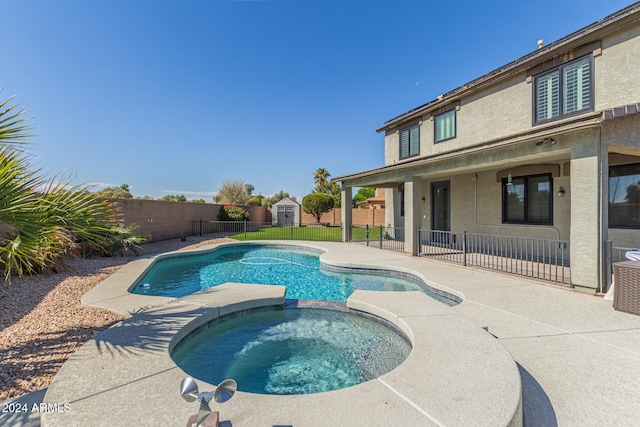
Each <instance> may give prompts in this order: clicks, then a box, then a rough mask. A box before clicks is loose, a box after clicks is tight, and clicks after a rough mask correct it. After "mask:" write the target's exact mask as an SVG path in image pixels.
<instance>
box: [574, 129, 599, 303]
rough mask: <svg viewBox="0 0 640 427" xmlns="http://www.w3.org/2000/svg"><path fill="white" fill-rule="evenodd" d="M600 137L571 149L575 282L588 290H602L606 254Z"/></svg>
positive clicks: (579, 287)
mask: <svg viewBox="0 0 640 427" xmlns="http://www.w3.org/2000/svg"><path fill="white" fill-rule="evenodd" d="M599 139H600V138H599V133H598V135H597V136H591V135H590V138H589V140H585V141H584V142H579V143H576V144H574V145H573V148H572V150H571V237H570V241H571V281H572V283H573V284H574V285H575V286H576V290H582V291H584V292H588V293H595V292H597V291H599V288H600V279H601V266H602V253H603V251H602V243H603V241H602V236H603V227H602V226H601V215H602V211H603V203H604V201H603V200H602V199H603V197H602V185H601V183H602V182H603V178H602V177H601V174H600V167H601V159H600V157H601V155H600V141H599ZM606 172H607V175H608V170H607V171H606ZM606 203H607V204H608V200H607V201H606Z"/></svg>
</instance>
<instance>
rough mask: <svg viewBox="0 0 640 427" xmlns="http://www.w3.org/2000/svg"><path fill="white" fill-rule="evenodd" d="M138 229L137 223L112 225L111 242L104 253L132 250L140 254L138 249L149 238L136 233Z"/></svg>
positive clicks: (120, 253)
mask: <svg viewBox="0 0 640 427" xmlns="http://www.w3.org/2000/svg"><path fill="white" fill-rule="evenodd" d="M137 229H138V226H137V225H135V224H131V225H127V226H123V225H117V226H114V227H112V228H111V230H110V233H109V236H110V239H109V244H108V245H107V246H106V247H105V249H104V251H103V252H102V255H104V256H116V255H120V256H124V254H125V253H126V252H127V251H131V252H133V253H134V254H136V255H138V254H139V252H138V250H139V249H142V245H143V243H145V242H146V241H147V240H148V239H147V238H146V237H145V236H142V235H140V234H135V231H136V230H137ZM185 240H186V239H185Z"/></svg>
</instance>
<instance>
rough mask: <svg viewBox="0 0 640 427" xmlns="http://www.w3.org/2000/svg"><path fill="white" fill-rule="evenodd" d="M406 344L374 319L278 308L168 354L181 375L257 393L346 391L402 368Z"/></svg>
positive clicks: (192, 338) (213, 329)
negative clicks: (231, 381) (224, 382)
mask: <svg viewBox="0 0 640 427" xmlns="http://www.w3.org/2000/svg"><path fill="white" fill-rule="evenodd" d="M410 351H411V346H410V345H409V343H408V342H407V341H406V340H405V339H404V338H403V337H401V336H400V335H398V334H397V333H396V332H394V331H393V330H391V329H390V328H388V327H386V326H384V325H383V324H381V323H378V322H376V321H373V320H370V319H367V318H364V317H361V316H357V315H354V314H349V313H346V312H340V311H332V310H322V309H286V310H268V311H258V312H252V313H249V314H246V315H242V316H237V317H232V318H229V319H225V320H222V321H219V322H214V323H212V324H210V325H209V326H208V327H206V328H203V329H200V330H197V331H196V332H193V333H192V334H190V335H188V336H187V337H186V338H185V339H184V340H183V341H181V342H180V343H179V344H178V345H177V346H176V348H175V349H174V351H173V352H172V354H171V357H172V359H173V360H174V361H175V362H176V364H177V365H178V366H179V367H180V368H181V369H182V370H184V371H185V372H186V373H187V374H189V375H191V376H193V377H194V378H198V379H200V380H203V381H206V382H208V383H210V384H218V383H219V382H221V381H222V380H224V379H226V378H233V379H234V380H236V382H237V383H238V390H240V391H245V392H251V393H261V394H308V393H319V392H324V391H330V390H336V389H340V388H345V387H350V386H353V385H356V384H359V383H362V382H365V381H368V380H371V379H374V378H377V377H379V376H381V375H383V374H385V373H387V372H389V371H391V370H392V369H393V368H395V367H396V366H398V365H399V364H400V363H402V362H403V361H404V360H405V359H406V358H407V356H408V355H409V353H410Z"/></svg>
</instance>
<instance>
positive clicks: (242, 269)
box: [132, 245, 446, 302]
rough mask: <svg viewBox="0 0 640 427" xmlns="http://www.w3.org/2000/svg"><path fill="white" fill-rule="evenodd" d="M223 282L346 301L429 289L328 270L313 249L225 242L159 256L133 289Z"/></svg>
mask: <svg viewBox="0 0 640 427" xmlns="http://www.w3.org/2000/svg"><path fill="white" fill-rule="evenodd" d="M227 282H236V283H255V284H266V285H283V286H286V287H287V294H286V296H287V298H292V299H307V300H331V301H346V300H347V298H348V297H349V296H350V295H351V294H352V293H353V292H354V291H355V290H357V289H364V290H377V291H421V292H424V293H428V292H427V291H426V290H425V288H424V286H423V285H422V283H421V282H419V281H417V280H412V279H410V278H407V277H402V276H392V275H389V274H365V273H343V272H335V271H329V270H327V269H325V268H322V267H321V266H320V258H319V255H318V252H317V251H314V250H312V249H307V248H302V247H295V248H293V249H292V248H291V247H290V248H285V247H278V246H266V245H232V246H224V247H221V248H219V249H217V250H215V251H212V252H208V253H205V254H196V255H186V256H185V255H183V256H175V257H169V258H165V259H161V260H158V261H157V262H155V263H154V264H153V266H152V267H151V269H150V270H149V271H148V272H147V273H146V274H145V275H144V276H143V277H142V278H140V279H139V280H138V281H137V282H136V285H135V289H133V290H132V292H133V293H136V294H143V295H156V296H169V297H175V298H178V297H182V296H185V295H189V294H192V293H194V292H198V291H201V290H204V289H208V288H211V287H213V286H217V285H220V284H222V283H227ZM430 296H433V297H434V298H438V296H435V295H432V294H430ZM438 299H439V300H443V301H445V302H446V299H440V298H438Z"/></svg>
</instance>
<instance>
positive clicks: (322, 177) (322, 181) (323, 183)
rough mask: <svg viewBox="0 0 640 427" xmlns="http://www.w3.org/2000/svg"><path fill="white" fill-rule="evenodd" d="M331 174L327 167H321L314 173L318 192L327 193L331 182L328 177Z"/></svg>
mask: <svg viewBox="0 0 640 427" xmlns="http://www.w3.org/2000/svg"><path fill="white" fill-rule="evenodd" d="M330 176H331V174H330V173H329V171H328V170H326V169H325V168H319V169H317V170H316V171H315V172H314V173H313V179H314V180H315V183H316V188H315V192H316V193H327V187H328V185H329V182H328V181H327V179H328V178H329V177H330Z"/></svg>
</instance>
